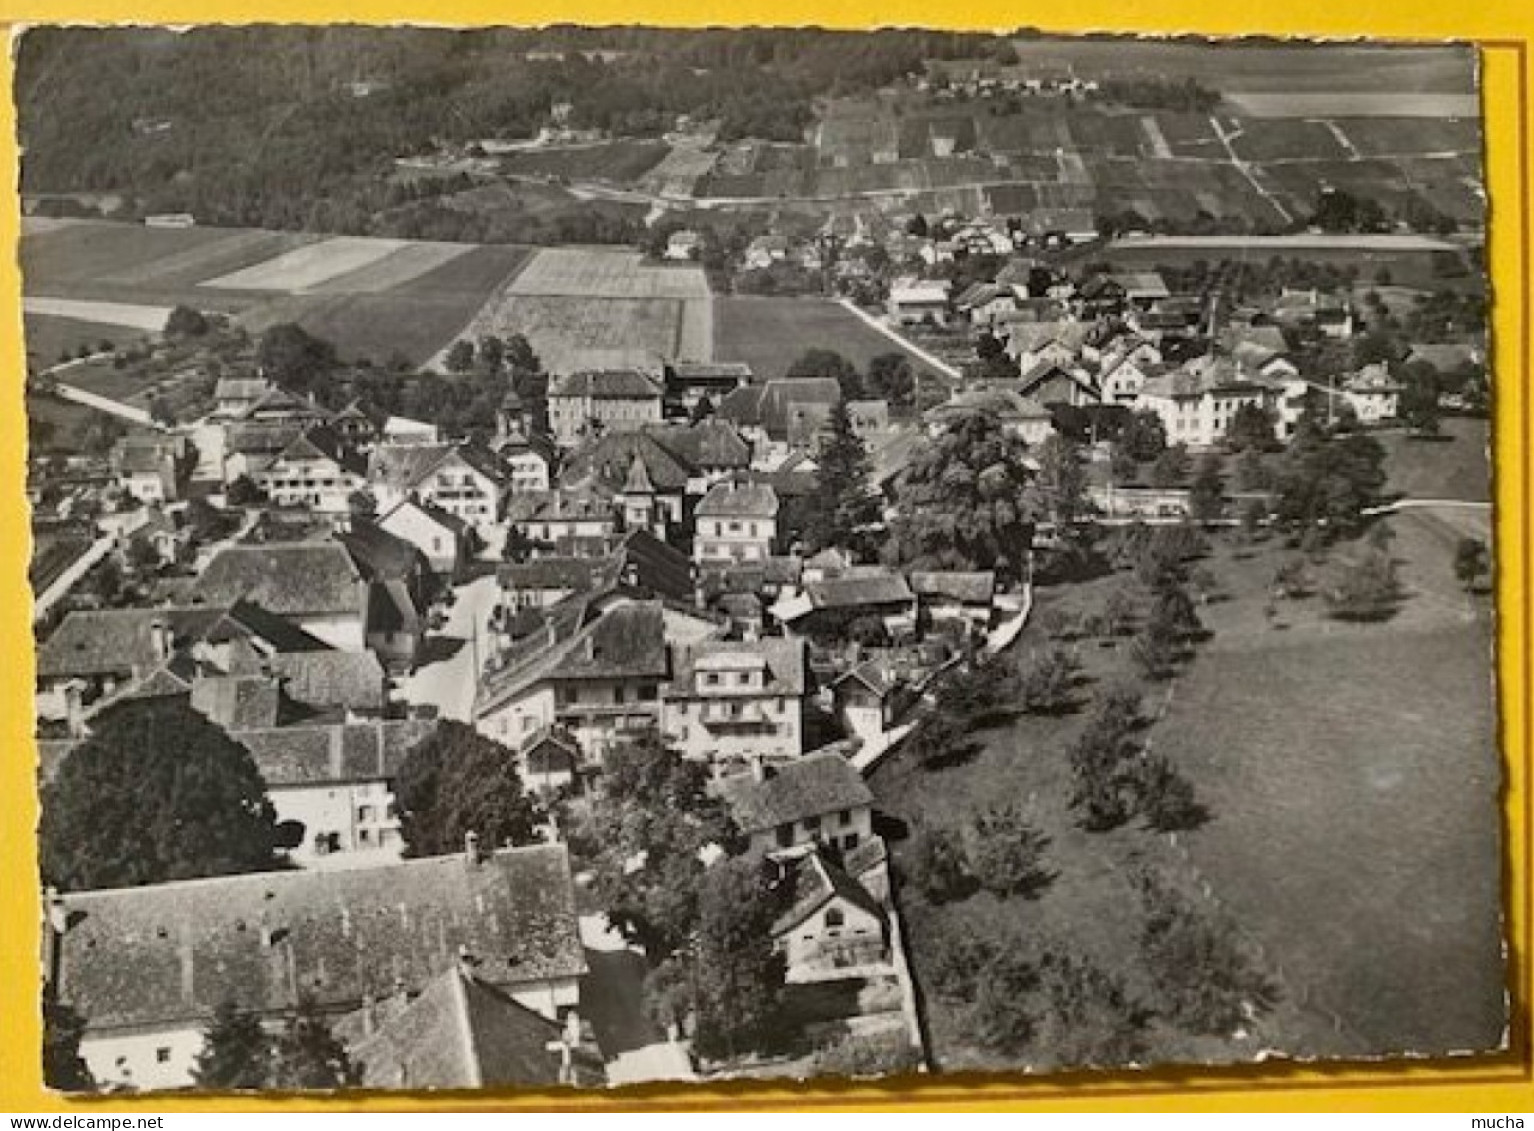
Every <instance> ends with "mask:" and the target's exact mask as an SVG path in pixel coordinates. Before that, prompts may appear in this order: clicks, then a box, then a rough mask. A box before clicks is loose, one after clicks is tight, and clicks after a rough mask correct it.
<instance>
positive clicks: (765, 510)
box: [692, 482, 779, 564]
mask: <svg viewBox="0 0 1534 1131" xmlns="http://www.w3.org/2000/svg"><path fill="white" fill-rule="evenodd" d="M778 506H779V504H778V494H777V492H776V491H774V490H773V489H772V488H771V487H769V486H765V485H763V484H759V483H733V482H731V483H719V484H716V485H715V486H713V487H712V488H710V489H709V492H708V494H707V495H705V496H704V497H703V500H702V502H700V503H699V504H698V508H697V511H696V513H695V515H694V519H695V521H696V527H697V528H696V530H695V532H694V534H693V551H692V556H693V561H695V562H698V563H700V564H702V563H705V562H717V561H728V562H754V561H764V560H765V559H767V558H768V557H770V556H771V555H772V550H773V547H774V546H775V545H776V543H777V538H778Z"/></svg>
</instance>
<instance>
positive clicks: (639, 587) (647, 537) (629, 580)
mask: <svg viewBox="0 0 1534 1131" xmlns="http://www.w3.org/2000/svg"><path fill="white" fill-rule="evenodd" d="M496 579H497V581H498V583H499V584H500V587H501V592H502V594H503V606H504V607H505V608H506V609H508V610H509V611H511V612H513V613H515V612H517V611H518V610H521V609H529V608H533V609H546V608H551V607H552V606H554V605H557V604H559V602H561V601H563V600H564V599H565V598H566V597H569V596H571V595H573V594H576V593H600V592H605V591H615V592H616V591H623V592H627V593H630V594H632V595H635V596H639V597H641V598H648V597H664V598H666V599H668V600H670V601H676V602H685V601H689V600H690V599H691V598H692V592H693V588H692V566H691V563H690V562H689V561H688V558H687V555H686V554H684V553H683V552H682V551H681V550H678V549H677V548H676V547H674V546H671V545H669V544H668V543H665V542H662V541H661V540H660V539H658V538H656V537H655V536H654V535H652V534H649V533H647V532H646V531H642V530H633V531H629V532H628V533H627V534H624V535H622V536H620V537H619V538H618V539H617V541H616V542H614V543H612V544H611V545H609V546H607V547H605V548H604V552H603V553H601V554H599V555H594V556H581V557H577V556H569V555H559V554H549V555H543V556H540V557H536V558H533V559H531V560H530V561H527V562H522V563H508V564H506V565H503V566H501V567H500V568H499V569H498V570H497V571H496Z"/></svg>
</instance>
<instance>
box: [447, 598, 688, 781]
mask: <svg viewBox="0 0 1534 1131" xmlns="http://www.w3.org/2000/svg"><path fill="white" fill-rule="evenodd" d="M669 674H670V659H669V655H668V652H667V648H666V619H665V615H664V612H663V610H662V606H661V603H660V602H659V601H636V602H631V603H627V604H621V605H615V606H613V607H611V608H608V609H606V610H605V611H601V612H598V611H596V609H595V608H594V605H593V602H591V601H590V600H589V599H588V598H586V597H584V596H575V597H571V598H569V599H568V600H566V601H564V602H562V603H561V604H559V605H556V606H555V607H554V608H552V609H549V610H547V612H546V614H545V615H544V616H543V618H542V629H541V631H537V632H534V633H532V634H531V635H529V636H527V637H524V638H523V639H520V640H517V641H515V642H513V643H512V644H511V645H510V646H509V647H507V648H505V649H503V650H502V651H501V652H500V653H499V654H498V655H496V656H495V657H494V658H492V660H491V662H490V664H489V665H488V666H487V668H486V671H485V674H484V677H483V678H482V679H481V681H480V686H479V691H478V695H477V697H476V700H475V704H474V718H475V725H476V727H477V729H478V730H479V731H480V733H481V734H484V735H486V736H487V737H489V738H493V739H495V740H496V741H497V742H502V743H505V744H507V745H509V746H513V747H515V746H516V745H517V744H518V743H520V742H522V741H524V740H525V739H526V738H527V736H529V735H531V734H532V733H533V732H535V731H537V730H539V729H541V728H547V727H553V726H561V727H564V728H565V729H566V730H567V731H568V732H569V733H570V734H571V735H573V736H574V738H575V739H576V741H577V742H579V743H580V746H581V749H582V750H583V751H584V752H585V753H586V754H587V755H588V756H592V757H596V756H599V755H601V754H602V753H603V752H604V751H605V750H607V749H608V748H609V747H611V746H612V745H613V744H614V743H616V742H618V741H621V740H623V739H627V738H630V737H632V736H634V735H636V734H639V733H642V732H644V731H647V730H650V729H653V728H654V727H655V726H656V725H657V724H658V722H659V715H660V685H661V683H662V681H664V680H665V679H666V678H667V676H668V675H669Z"/></svg>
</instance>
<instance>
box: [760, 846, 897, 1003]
mask: <svg viewBox="0 0 1534 1131" xmlns="http://www.w3.org/2000/svg"><path fill="white" fill-rule="evenodd" d="M790 877H791V878H790V880H789V881H788V882H790V883H792V884H793V903H792V904H791V906H790V907H789V909H788V910H787V911H785V912H784V913H783V914H782V915H780V916H779V917H778V919H777V921H776V922H775V923H773V925H772V938H773V944H774V946H775V947H776V948H777V949H778V951H779V953H781V954H782V955H783V958H784V960H785V963H786V965H787V971H786V980H787V981H788V982H790V983H804V982H818V981H832V980H836V979H839V978H845V977H847V976H848V975H849V974H850V973H852V972H853V971H855V970H867V969H868V968H869V967H876V968H878V967H884V966H886V965H887V964H888V962H889V958H890V931H889V918H888V915H887V913H886V912H885V909H884V906H883V905H882V904H881V903H880V902H879V900H878V899H877V898H876V897H875V896H874V894H873V893H872V892H870V891H869V890H868V888H866V887H865V886H864V885H863V884H862V883H861V882H859V881H858V880H857V879H855V878H854V877H852V876H851V875H849V874H848V873H847V871H846V870H845V869H843V868H842V866H841V865H839V864H837V863H835V862H833V861H832V860H830V859H828V858H827V856H826V855H825V854H824V853H822V852H818V851H812V852H810V853H808V854H807V855H805V856H803V857H801V858H800V859H798V860H795V861H794V862H793V864H792V866H791V872H790Z"/></svg>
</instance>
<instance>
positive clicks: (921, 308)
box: [887, 279, 952, 326]
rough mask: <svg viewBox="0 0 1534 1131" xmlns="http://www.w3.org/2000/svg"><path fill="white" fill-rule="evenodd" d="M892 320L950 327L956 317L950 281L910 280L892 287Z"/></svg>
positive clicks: (900, 323) (899, 324)
mask: <svg viewBox="0 0 1534 1131" xmlns="http://www.w3.org/2000/svg"><path fill="white" fill-rule="evenodd" d="M887 310H888V313H889V317H890V321H892V322H894V323H895V324H896V325H897V326H920V325H923V324H927V325H936V326H946V325H948V323H949V322H950V321H951V320H952V314H951V312H950V310H949V306H948V284H947V283H944V282H941V281H940V280H936V279H907V280H904V281H900V282H896V283H894V284H892V285H891V286H890V293H889V300H888V307H887Z"/></svg>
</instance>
